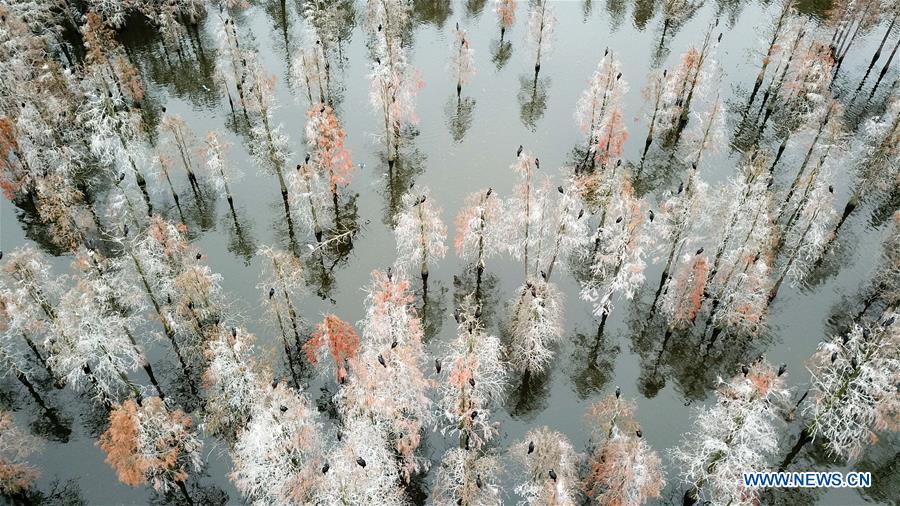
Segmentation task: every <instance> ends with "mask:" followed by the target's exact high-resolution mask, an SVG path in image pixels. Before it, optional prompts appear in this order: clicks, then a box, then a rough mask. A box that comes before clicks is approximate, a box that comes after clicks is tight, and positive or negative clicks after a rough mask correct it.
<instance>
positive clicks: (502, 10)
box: [497, 0, 516, 28]
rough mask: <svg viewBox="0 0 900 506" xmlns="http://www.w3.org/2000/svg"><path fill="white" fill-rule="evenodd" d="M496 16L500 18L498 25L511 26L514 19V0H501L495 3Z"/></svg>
mask: <svg viewBox="0 0 900 506" xmlns="http://www.w3.org/2000/svg"><path fill="white" fill-rule="evenodd" d="M497 17H499V18H500V26H502V27H503V28H509V27H511V26H512V25H513V22H515V20H516V0H501V2H500V3H499V4H498V5H497Z"/></svg>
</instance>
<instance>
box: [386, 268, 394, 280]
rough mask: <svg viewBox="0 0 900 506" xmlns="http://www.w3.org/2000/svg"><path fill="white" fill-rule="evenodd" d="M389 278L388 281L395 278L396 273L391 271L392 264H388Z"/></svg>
mask: <svg viewBox="0 0 900 506" xmlns="http://www.w3.org/2000/svg"><path fill="white" fill-rule="evenodd" d="M387 278H388V281H391V280H393V278H394V273H393V272H391V266H388V268H387Z"/></svg>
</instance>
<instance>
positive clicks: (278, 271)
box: [256, 246, 305, 360]
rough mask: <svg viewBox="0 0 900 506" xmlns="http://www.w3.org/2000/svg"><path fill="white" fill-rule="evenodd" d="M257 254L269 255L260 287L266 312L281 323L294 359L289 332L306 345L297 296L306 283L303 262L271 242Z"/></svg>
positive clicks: (280, 327) (283, 339) (280, 328)
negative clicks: (273, 245) (302, 335)
mask: <svg viewBox="0 0 900 506" xmlns="http://www.w3.org/2000/svg"><path fill="white" fill-rule="evenodd" d="M257 255H259V256H260V257H263V258H264V259H265V262H266V267H265V269H263V279H262V281H261V282H260V283H259V284H258V285H257V286H256V288H257V290H259V291H260V293H261V294H262V295H261V297H262V299H263V305H264V306H265V308H266V313H268V314H269V315H271V316H274V317H275V321H276V322H277V323H278V330H279V331H280V332H281V339H282V341H283V342H284V347H285V353H287V358H288V360H290V357H291V354H290V353H289V352H288V350H289V346H288V342H289V336H291V335H293V338H294V341H295V343H296V345H297V348H298V349H299V348H301V347H302V346H303V344H302V343H301V341H300V325H301V321H300V315H299V314H298V313H297V309H296V307H295V306H294V298H296V297H297V296H298V295H299V294H300V293H301V292H302V291H303V289H304V287H305V283H304V278H303V264H302V263H301V262H300V259H299V258H297V257H295V256H294V255H292V254H290V253H288V252H286V251H282V250H278V249H275V248H271V247H269V246H265V247H263V248H260V249H259V251H257Z"/></svg>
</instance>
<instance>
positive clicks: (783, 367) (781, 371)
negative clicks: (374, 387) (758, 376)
mask: <svg viewBox="0 0 900 506" xmlns="http://www.w3.org/2000/svg"><path fill="white" fill-rule="evenodd" d="M785 371H787V364H781V365H780V366H779V367H778V375H779V376H781V375H782V374H784V373H785Z"/></svg>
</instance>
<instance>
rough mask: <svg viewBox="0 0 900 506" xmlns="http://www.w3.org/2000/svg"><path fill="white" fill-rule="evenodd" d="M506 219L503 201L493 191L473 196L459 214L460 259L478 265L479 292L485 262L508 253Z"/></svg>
mask: <svg viewBox="0 0 900 506" xmlns="http://www.w3.org/2000/svg"><path fill="white" fill-rule="evenodd" d="M504 218H505V214H504V205H503V200H502V199H501V198H500V197H498V196H497V195H496V194H495V193H494V191H493V189H492V188H488V189H487V190H480V191H477V192H473V193H470V194H469V195H468V196H467V197H466V203H465V205H464V206H463V207H461V208H460V210H459V212H458V213H457V214H456V221H455V223H456V237H455V238H454V241H453V245H454V247H455V249H456V256H457V257H459V258H460V259H462V260H464V261H466V262H470V263H472V264H474V265H475V269H476V272H477V283H478V284H477V287H478V290H480V289H481V275H482V274H483V273H484V269H485V260H486V259H488V258H491V257H494V256H497V255H498V254H500V253H502V252H504V251H506V249H507V242H508V237H507V232H508V227H505V226H504V223H503V220H504Z"/></svg>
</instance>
